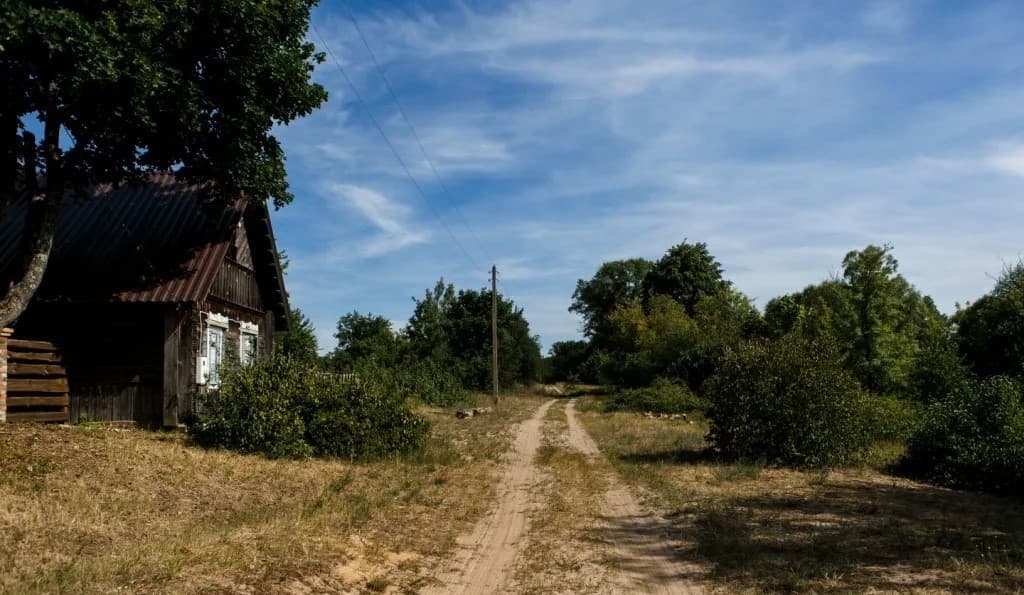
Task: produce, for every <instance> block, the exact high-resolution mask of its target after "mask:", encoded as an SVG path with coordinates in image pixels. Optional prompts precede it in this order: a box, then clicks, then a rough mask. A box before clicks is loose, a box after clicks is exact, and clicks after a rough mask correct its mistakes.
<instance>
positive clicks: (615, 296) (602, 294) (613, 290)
mask: <svg viewBox="0 0 1024 595" xmlns="http://www.w3.org/2000/svg"><path fill="white" fill-rule="evenodd" d="M652 266H654V263H653V262H651V261H649V260H645V259H643V258H631V259H628V260H613V261H611V262H606V263H604V264H602V265H601V267H600V268H598V269H597V272H596V273H594V276H593V277H592V278H591V279H590V280H583V279H580V280H578V281H577V282H576V291H574V292H573V294H572V305H571V306H569V311H570V312H575V313H577V314H579V315H580V316H582V317H583V332H584V334H585V335H586V336H587V337H588V338H590V340H591V343H593V344H594V346H595V347H598V348H599V347H601V346H602V345H603V344H604V342H605V340H606V339H607V338H608V335H609V333H610V332H611V328H610V326H609V318H610V317H611V314H612V312H614V311H615V310H616V309H617V308H619V307H621V306H626V305H629V304H630V303H633V302H639V301H640V299H641V298H642V296H643V280H644V277H645V276H646V275H647V273H648V272H650V270H651V267H652Z"/></svg>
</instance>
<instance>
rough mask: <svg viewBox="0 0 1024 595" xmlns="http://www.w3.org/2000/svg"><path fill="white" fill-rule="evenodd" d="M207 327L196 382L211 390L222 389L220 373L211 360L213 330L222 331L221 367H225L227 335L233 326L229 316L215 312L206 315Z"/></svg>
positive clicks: (204, 332) (200, 352)
mask: <svg viewBox="0 0 1024 595" xmlns="http://www.w3.org/2000/svg"><path fill="white" fill-rule="evenodd" d="M205 318H206V327H205V328H204V329H203V345H202V349H200V351H199V366H198V370H197V372H198V373H197V374H196V380H197V382H198V384H200V385H204V386H208V387H210V388H214V389H215V388H219V387H220V373H219V370H217V369H216V366H215V364H214V362H213V361H211V359H210V340H211V338H212V334H213V332H212V329H217V330H218V331H220V335H221V341H220V346H221V352H220V365H224V355H225V354H224V348H225V347H226V346H227V342H226V339H227V334H228V329H229V328H230V326H231V321H230V320H229V319H228V317H227V316H224V315H223V314H216V313H214V312H207V313H206V317H205Z"/></svg>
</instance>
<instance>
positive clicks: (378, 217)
mask: <svg viewBox="0 0 1024 595" xmlns="http://www.w3.org/2000/svg"><path fill="white" fill-rule="evenodd" d="M327 188H328V193H329V194H328V196H330V197H331V198H333V199H334V201H333V203H334V205H335V206H337V205H338V203H339V202H340V203H342V204H344V205H345V206H347V207H349V208H351V209H352V210H354V211H356V212H357V213H359V214H361V215H362V216H363V217H365V218H366V219H367V220H369V221H370V222H371V223H372V224H373V225H374V226H375V227H376V228H377V230H378V233H376V234H374V235H372V236H370V237H364V238H360V240H359V241H358V242H356V244H357V245H356V250H352V247H350V246H347V247H345V248H343V249H342V250H344V251H345V252H347V253H358V254H360V255H362V256H364V257H375V256H382V255H385V254H389V253H391V252H395V251H397V250H401V249H402V248H406V247H408V246H413V245H415V244H422V243H424V242H426V241H427V240H428V239H429V238H430V233H429V231H427V230H414V229H412V228H411V225H410V223H409V217H410V209H409V208H408V207H406V206H405V205H402V204H399V203H397V202H395V201H393V200H390V199H388V198H387V197H386V196H384V195H383V194H381V193H379V192H377V191H376V190H373V189H371V188H365V187H362V186H356V185H354V184H342V183H332V184H329V185H328V187H327Z"/></svg>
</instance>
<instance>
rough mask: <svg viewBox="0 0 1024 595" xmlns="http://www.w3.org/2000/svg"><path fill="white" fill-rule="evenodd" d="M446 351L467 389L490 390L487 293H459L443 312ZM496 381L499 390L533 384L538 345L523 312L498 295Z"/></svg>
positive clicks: (482, 291)
mask: <svg viewBox="0 0 1024 595" xmlns="http://www.w3.org/2000/svg"><path fill="white" fill-rule="evenodd" d="M444 326H445V335H446V337H447V351H448V353H449V354H450V355H449V357H450V358H451V361H452V362H453V365H454V366H455V367H456V368H457V369H458V370H460V373H461V376H462V378H463V382H464V384H465V385H466V386H467V387H470V388H475V389H478V390H485V389H488V388H490V387H491V292H490V291H489V290H480V291H474V290H462V291H459V293H458V295H457V296H456V298H455V300H454V301H453V302H452V303H451V304H450V306H449V308H448V310H447V312H446V313H445V324H444ZM498 358H499V360H500V362H501V365H500V366H499V368H498V370H499V377H498V381H499V382H500V383H501V386H503V387H509V386H513V385H517V384H527V383H531V382H535V381H536V380H537V379H538V375H539V372H540V360H541V356H540V344H539V342H538V340H537V338H536V337H533V336H531V335H530V324H529V323H528V322H527V321H526V318H525V317H524V316H523V310H522V309H521V308H517V307H516V305H515V303H513V302H512V301H511V300H507V299H505V298H504V297H502V296H501V295H500V294H499V295H498Z"/></svg>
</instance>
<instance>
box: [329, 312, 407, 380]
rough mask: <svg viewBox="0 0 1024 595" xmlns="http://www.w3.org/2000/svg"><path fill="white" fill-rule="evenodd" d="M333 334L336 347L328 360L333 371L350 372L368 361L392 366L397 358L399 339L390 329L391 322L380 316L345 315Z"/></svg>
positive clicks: (356, 313)
mask: <svg viewBox="0 0 1024 595" xmlns="http://www.w3.org/2000/svg"><path fill="white" fill-rule="evenodd" d="M334 336H335V338H337V339H338V346H337V347H336V348H335V350H334V351H333V352H332V353H331V355H330V356H329V358H328V359H329V361H330V363H331V366H332V367H333V368H335V369H336V370H342V371H349V370H351V369H352V368H353V367H354V366H355V365H356V364H358V363H360V362H363V361H367V360H374V361H376V362H377V363H378V364H380V365H382V366H393V365H394V364H395V363H396V362H397V361H398V356H399V339H398V337H397V336H396V335H395V333H394V331H392V329H391V321H390V320H388V319H387V318H384V317H383V316H378V315H374V314H361V313H359V312H350V313H348V314H345V315H344V316H342V317H341V318H340V319H339V320H338V331H337V332H336V333H335V334H334Z"/></svg>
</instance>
